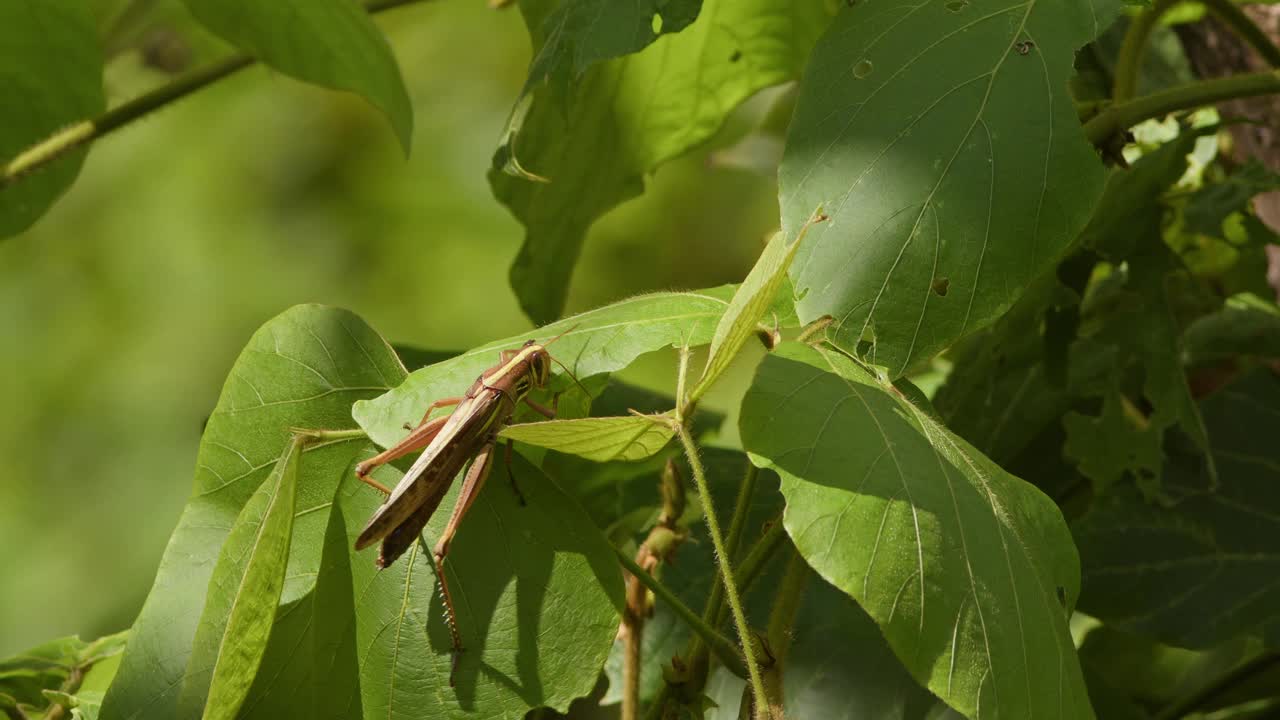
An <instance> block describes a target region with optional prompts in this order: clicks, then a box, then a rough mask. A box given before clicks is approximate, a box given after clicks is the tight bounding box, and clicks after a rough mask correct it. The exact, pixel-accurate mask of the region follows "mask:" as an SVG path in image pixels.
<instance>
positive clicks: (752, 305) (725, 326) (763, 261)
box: [689, 232, 803, 402]
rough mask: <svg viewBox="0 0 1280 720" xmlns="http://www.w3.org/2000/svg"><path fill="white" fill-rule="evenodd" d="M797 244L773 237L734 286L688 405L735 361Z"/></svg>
mask: <svg viewBox="0 0 1280 720" xmlns="http://www.w3.org/2000/svg"><path fill="white" fill-rule="evenodd" d="M802 235H803V232H802ZM801 240H803V237H801V238H797V239H796V242H793V243H791V245H790V247H788V246H787V239H786V237H785V236H784V235H783V234H782V233H777V234H776V235H774V236H773V239H772V240H770V241H769V244H768V245H766V246H765V248H764V252H763V253H761V254H760V259H759V260H756V264H755V265H754V266H752V268H751V272H749V273H747V278H746V279H745V280H743V281H742V284H741V285H739V286H738V291H737V292H735V293H734V294H733V300H730V301H729V307H728V308H727V309H726V310H725V311H724V315H723V316H721V318H720V324H719V325H717V326H716V334H715V336H714V337H712V338H711V350H710V351H708V353H707V364H706V366H705V367H704V368H703V369H702V377H701V379H699V380H698V384H697V385H695V386H694V388H693V390H692V391H691V392H690V393H689V400H690V402H694V401H697V400H698V399H699V398H701V397H702V395H703V394H704V393H706V391H707V390H708V389H709V388H710V387H711V386H712V385H713V384H714V383H715V381H716V380H717V379H719V377H720V375H721V374H723V373H724V371H725V370H726V369H727V368H728V367H729V363H731V362H733V359H734V358H735V357H737V355H738V351H739V350H741V349H742V346H743V345H745V344H746V342H747V340H749V339H750V338H751V337H752V336H754V335H755V333H756V327H757V325H759V323H760V320H761V319H762V318H763V317H764V314H765V312H766V311H768V309H769V305H770V303H772V302H773V298H774V296H775V295H777V294H778V290H779V289H780V288H782V286H783V284H784V282H785V280H786V279H787V268H789V267H791V260H792V259H793V258H794V257H795V256H796V250H797V249H798V248H799V247H800V243H801Z"/></svg>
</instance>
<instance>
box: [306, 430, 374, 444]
mask: <svg viewBox="0 0 1280 720" xmlns="http://www.w3.org/2000/svg"><path fill="white" fill-rule="evenodd" d="M290 432H292V433H293V434H294V435H297V436H298V437H301V438H305V439H306V440H309V441H316V442H331V441H334V440H364V439H365V438H368V437H369V435H368V434H367V433H365V431H363V430H361V429H360V428H355V429H352V430H312V429H309V428H290Z"/></svg>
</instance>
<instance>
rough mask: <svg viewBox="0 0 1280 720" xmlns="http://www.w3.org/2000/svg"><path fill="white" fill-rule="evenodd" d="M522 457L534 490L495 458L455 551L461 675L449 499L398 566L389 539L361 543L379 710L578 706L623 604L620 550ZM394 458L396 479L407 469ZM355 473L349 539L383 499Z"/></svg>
mask: <svg viewBox="0 0 1280 720" xmlns="http://www.w3.org/2000/svg"><path fill="white" fill-rule="evenodd" d="M499 462H501V461H499ZM510 470H511V472H512V473H513V474H514V477H515V478H516V480H517V481H518V482H519V485H520V490H521V492H522V494H523V496H524V499H525V501H526V502H525V504H524V505H521V504H520V502H519V500H518V497H517V495H516V494H515V493H514V492H513V491H512V489H511V487H510V485H509V484H508V483H507V482H506V477H505V476H506V470H505V469H504V468H502V467H498V468H495V471H494V472H493V474H492V477H491V478H490V481H489V482H488V483H487V484H486V486H485V488H484V490H483V492H481V493H480V495H479V497H478V499H477V500H476V501H475V504H474V505H473V506H472V507H471V509H470V511H469V512H468V514H467V516H466V518H465V520H464V521H463V522H462V525H461V528H460V530H459V532H458V535H457V537H456V539H455V540H454V542H453V544H452V546H451V549H450V553H449V557H448V560H447V561H446V563H445V567H446V569H445V572H446V573H448V577H449V586H450V590H451V593H452V596H453V598H454V603H455V609H456V610H457V623H458V631H459V633H460V635H461V637H462V642H463V646H464V648H465V652H463V653H462V655H461V658H460V661H459V664H458V669H457V675H456V681H457V684H456V686H455V687H450V685H449V676H450V665H451V652H450V640H449V631H448V629H447V627H446V626H445V618H444V608H443V604H442V600H441V594H440V591H439V589H438V586H437V582H436V576H435V571H434V569H433V564H432V560H431V551H430V547H431V544H432V543H431V541H432V540H434V539H435V538H438V537H439V536H440V532H441V531H442V530H443V528H444V525H445V523H446V521H447V520H448V513H446V512H443V511H442V512H438V513H436V515H435V517H433V518H432V521H431V523H430V524H429V525H428V527H427V530H426V532H425V533H424V536H425V538H427V539H429V540H428V541H427V542H420V543H419V544H418V545H417V546H415V547H413V548H411V549H410V550H409V552H408V553H406V554H405V556H404V557H403V558H401V559H400V560H399V561H397V562H396V563H395V564H393V565H392V566H391V567H389V568H387V569H386V570H382V571H379V570H378V568H377V567H375V565H374V559H375V557H376V552H375V551H372V550H371V551H367V552H361V553H354V554H352V555H351V557H350V561H349V568H350V570H349V571H350V576H351V582H352V585H351V587H352V590H353V597H355V598H356V602H355V608H354V609H355V617H354V626H352V620H351V618H349V617H348V618H346V619H345V623H346V624H345V626H344V627H347V628H349V629H350V630H351V631H352V632H354V639H353V640H352V642H353V643H354V647H357V648H359V649H360V656H359V663H360V664H359V680H360V685H359V687H360V692H361V694H362V699H361V704H362V706H363V709H364V713H365V715H366V717H380V718H382V717H394V718H424V719H425V718H495V719H497V718H510V717H522V716H523V715H524V714H525V712H527V711H528V710H529V709H531V708H535V707H540V706H549V707H553V708H557V709H560V710H564V709H566V708H567V707H568V705H569V702H570V701H572V700H573V699H574V698H576V697H580V696H582V695H586V694H588V693H589V692H590V691H591V688H592V687H593V686H594V685H595V682H596V678H597V676H598V674H599V672H600V668H601V667H603V665H604V661H605V658H606V656H607V655H608V652H609V647H610V646H611V645H612V643H613V639H614V636H615V634H616V633H617V628H618V621H619V614H620V613H621V610H622V603H623V589H622V575H621V571H620V569H619V568H618V564H617V559H616V558H615V557H614V554H613V550H612V549H611V548H610V547H609V545H608V543H607V541H606V540H605V539H604V536H603V535H602V534H601V533H600V531H599V530H598V529H596V527H595V526H594V524H592V522H591V519H590V518H589V517H588V516H587V515H586V513H585V512H584V511H583V510H582V508H581V507H580V506H579V505H578V504H577V503H576V502H575V501H574V500H573V499H572V498H570V497H569V496H567V495H565V494H564V493H563V492H562V491H561V490H560V489H559V488H558V487H557V486H556V484H555V483H553V482H552V481H551V480H550V479H549V478H547V477H546V476H545V475H543V474H542V473H541V471H539V470H538V469H537V468H535V467H533V466H532V465H530V464H529V463H528V462H526V461H525V460H523V459H522V458H520V457H519V456H517V457H516V458H515V461H514V462H513V464H512V466H511V468H510ZM383 472H384V477H383V479H384V480H385V481H389V482H394V481H395V476H396V475H397V474H398V473H397V472H396V471H394V469H391V468H387V469H385V470H384V471H383ZM456 485H461V483H457V484H456ZM349 487H350V488H351V489H350V490H349V491H345V492H343V493H342V494H341V497H340V498H339V501H338V502H339V505H340V507H341V508H342V513H343V515H344V516H345V517H346V519H347V523H348V524H347V537H348V539H349V541H350V542H348V543H347V547H351V546H352V544H353V543H354V540H355V537H356V535H357V534H358V533H359V532H360V530H361V528H362V527H363V525H364V521H365V519H366V518H367V517H368V516H369V515H370V514H371V513H372V512H373V510H374V508H375V507H376V506H377V504H378V502H379V501H380V499H379V498H377V497H376V496H374V495H372V494H371V493H369V492H368V491H367V489H364V488H362V487H360V486H359V485H358V484H356V483H352V484H350V486H349ZM456 495H457V487H456V486H455V488H454V490H453V492H452V493H451V498H453V497H456ZM451 502H452V500H451V499H447V500H446V501H445V503H444V506H445V507H448V506H449V505H450V504H451ZM331 621H333V622H339V621H340V619H339V618H331ZM331 712H332V713H333V715H334V716H338V715H340V713H338V712H337V711H336V710H333V711H331Z"/></svg>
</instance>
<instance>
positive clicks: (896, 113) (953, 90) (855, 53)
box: [778, 0, 1121, 376]
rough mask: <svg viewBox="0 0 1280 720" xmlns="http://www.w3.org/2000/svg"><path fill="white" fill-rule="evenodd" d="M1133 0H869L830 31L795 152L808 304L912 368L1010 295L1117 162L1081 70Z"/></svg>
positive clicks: (813, 315)
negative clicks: (812, 223)
mask: <svg viewBox="0 0 1280 720" xmlns="http://www.w3.org/2000/svg"><path fill="white" fill-rule="evenodd" d="M1120 4H1121V3H1120V2H1119V0H1082V1H1079V2H1053V3H1044V2H1022V1H1021V0H958V1H957V2H930V3H919V2H915V1H914V0H890V1H889V2H866V3H854V4H852V7H848V8H845V9H844V10H842V11H841V13H840V14H839V15H838V16H837V17H836V21H835V23H834V24H833V25H832V27H831V28H830V29H829V30H828V31H827V33H826V35H824V36H823V38H822V40H820V41H819V43H818V45H817V47H816V48H815V50H814V55H813V60H812V62H810V64H809V67H808V69H807V71H806V74H805V79H804V80H803V81H802V83H801V89H800V99H799V103H798V105H797V108H796V114H795V118H794V120H793V121H792V124H791V128H790V131H789V132H788V135H787V146H786V151H785V153H784V155H783V160H782V166H781V168H780V169H779V173H778V180H779V184H780V197H781V204H782V225H783V230H784V231H785V232H786V233H787V235H788V236H789V237H794V236H795V234H796V233H797V232H798V230H799V228H800V226H801V225H802V224H803V223H804V222H806V221H807V220H808V219H809V216H810V215H811V214H812V212H813V209H814V208H815V207H819V206H821V207H822V208H823V210H824V211H825V212H826V213H827V214H828V215H830V216H831V222H829V223H825V224H824V225H821V226H818V227H815V228H814V229H813V233H812V235H811V237H810V238H809V240H808V241H806V243H805V247H803V248H801V250H800V253H799V257H797V259H796V262H795V264H794V265H793V266H792V271H791V277H792V279H793V280H794V281H795V286H796V292H797V294H798V295H799V296H800V297H801V298H802V300H801V301H800V303H799V311H800V317H801V319H802V321H804V322H809V321H812V320H814V319H817V318H819V317H821V316H824V315H830V316H832V317H834V318H835V320H836V325H835V326H834V330H835V333H834V337H835V338H836V340H837V341H838V342H839V343H840V344H841V345H842V346H843V347H845V348H848V349H850V350H854V349H857V348H858V346H859V344H860V343H861V342H862V341H864V340H865V341H869V342H870V343H872V344H871V345H870V347H869V349H868V351H867V357H868V358H869V359H870V360H871V362H873V363H875V364H878V365H883V366H887V367H888V368H889V371H890V374H891V375H893V376H898V375H901V374H902V373H903V372H905V370H906V369H907V368H908V367H909V366H910V365H912V364H913V363H914V362H916V361H918V360H921V359H924V358H928V357H930V356H932V355H934V354H935V353H937V352H938V351H940V350H942V349H943V348H945V347H947V346H948V345H950V344H951V343H952V342H954V341H955V340H956V339H958V338H960V337H962V336H964V335H966V334H967V333H969V332H972V331H974V330H976V329H978V328H981V327H983V326H984V325H986V324H988V323H990V322H991V321H992V320H994V319H995V318H997V317H999V315H1000V314H1001V313H1003V312H1004V311H1005V310H1007V309H1008V308H1009V307H1010V306H1011V305H1012V304H1013V302H1014V301H1015V300H1016V299H1017V298H1018V296H1019V295H1020V294H1021V293H1022V291H1023V289H1024V288H1025V287H1026V286H1027V285H1028V284H1029V283H1030V282H1031V281H1032V280H1033V279H1035V278H1036V277H1038V276H1039V275H1041V274H1043V273H1044V272H1046V271H1047V270H1048V269H1049V268H1051V267H1052V266H1053V264H1054V263H1055V262H1056V261H1057V260H1058V259H1059V256H1060V255H1061V254H1062V252H1063V251H1064V250H1065V249H1066V248H1067V246H1068V245H1069V244H1070V243H1071V241H1072V240H1073V239H1074V238H1075V237H1076V235H1077V233H1079V231H1080V230H1081V228H1083V227H1084V225H1085V222H1086V221H1087V220H1088V218H1089V215H1090V213H1091V212H1092V210H1093V206H1094V203H1095V202H1096V201H1097V199H1098V196H1099V194H1100V193H1101V191H1102V184H1103V169H1102V163H1101V162H1100V161H1099V159H1098V156H1097V153H1096V152H1095V151H1094V149H1093V148H1092V147H1091V146H1090V145H1089V143H1088V142H1087V141H1086V139H1085V137H1084V134H1083V133H1082V132H1081V129H1080V124H1079V121H1078V120H1077V118H1076V110H1075V107H1074V105H1073V103H1072V98H1071V95H1070V94H1069V93H1068V90H1067V79H1068V77H1069V76H1070V75H1071V74H1072V61H1073V59H1074V57H1075V51H1076V50H1077V49H1078V48H1079V47H1080V46H1082V45H1084V44H1085V43H1086V42H1088V41H1090V40H1091V39H1093V38H1094V37H1096V36H1097V35H1098V34H1099V33H1100V32H1101V31H1102V30H1104V29H1105V28H1106V26H1107V25H1108V24H1109V23H1110V22H1111V20H1112V19H1113V18H1114V17H1115V15H1116V12H1117V10H1118V9H1119V6H1120Z"/></svg>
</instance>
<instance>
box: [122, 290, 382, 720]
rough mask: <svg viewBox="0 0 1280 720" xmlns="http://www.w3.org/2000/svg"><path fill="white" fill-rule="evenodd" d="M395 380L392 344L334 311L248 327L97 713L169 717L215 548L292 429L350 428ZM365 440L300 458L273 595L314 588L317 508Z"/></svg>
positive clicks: (290, 598)
mask: <svg viewBox="0 0 1280 720" xmlns="http://www.w3.org/2000/svg"><path fill="white" fill-rule="evenodd" d="M403 377H404V369H403V368H402V367H401V366H400V362H399V360H397V359H396V357H395V355H394V353H393V352H392V351H391V348H390V347H389V346H388V345H387V344H386V343H385V342H384V341H383V340H382V339H381V338H380V337H378V335H377V334H376V333H374V332H373V331H372V330H371V329H370V328H369V327H368V326H367V325H365V324H364V323H363V322H362V321H361V320H360V319H359V318H357V317H356V316H355V315H352V314H351V313H348V312H345V311H342V310H336V309H332V308H326V307H322V306H316V305H304V306H298V307H294V308H292V309H290V310H287V311H285V312H284V313H282V314H281V315H279V316H278V317H276V318H274V319H273V320H271V321H270V322H268V323H267V324H266V325H264V326H263V327H262V328H261V329H259V330H258V332H256V333H254V335H253V337H252V338H251V339H250V341H249V343H248V345H247V346H246V347H245V349H244V351H243V352H242V353H241V355H240V357H239V359H238V360H237V361H236V364H235V366H234V367H233V368H232V369H231V373H230V375H229V377H228V378H227V382H226V385H225V387H224V388H223V391H222V397H221V398H220V399H219V401H218V406H217V407H216V408H215V409H214V412H213V414H212V415H211V416H210V417H209V422H208V425H207V427H206V428H205V433H204V437H203V438H202V440H201V443H200V454H199V456H198V457H197V461H196V478H195V488H194V491H193V493H192V496H191V500H190V501H189V502H188V504H187V506H186V509H185V510H184V511H183V514H182V518H181V519H180V520H179V522H178V527H177V528H176V529H175V530H174V533H173V537H172V538H171V539H170V541H169V547H168V549H167V550H166V552H165V557H164V560H163V561H162V562H161V565H160V569H159V571H158V573H157V575H156V580H155V585H154V586H153V587H152V590H151V594H150V595H149V596H148V598H147V602H146V604H145V605H144V607H143V610H142V613H141V615H140V616H139V617H138V619H137V621H136V622H135V624H134V630H133V634H132V636H131V638H130V641H129V648H128V650H127V651H126V652H125V657H124V660H123V662H122V664H121V667H120V672H119V675H118V676H117V677H116V681H115V682H114V683H113V684H112V685H111V688H110V690H109V691H108V692H107V696H106V698H105V699H104V702H103V706H102V713H101V717H102V718H105V719H106V720H114V719H117V718H142V717H146V718H173V717H176V716H177V699H178V692H179V690H180V688H181V685H182V678H183V675H184V672H185V670H186V666H187V661H188V658H189V657H190V655H191V652H192V641H193V638H194V636H195V633H196V627H197V623H198V621H199V619H200V615H201V612H202V610H203V607H204V603H205V596H206V588H207V586H208V584H209V580H210V577H211V576H212V573H213V569H214V565H215V561H216V559H217V557H218V554H219V550H220V548H221V547H222V544H223V542H224V541H225V540H226V538H227V535H228V533H229V532H230V530H231V527H232V525H233V524H234V522H235V519H236V517H237V516H238V515H239V513H240V510H241V509H242V508H243V507H244V505H245V503H246V502H248V501H249V498H250V497H252V496H253V494H254V492H255V490H256V489H257V488H258V487H259V486H260V485H261V484H262V482H263V480H264V479H265V478H266V476H267V475H268V474H269V473H270V470H271V468H272V467H273V466H274V465H275V463H276V461H277V460H278V459H279V457H280V454H281V452H282V451H283V449H284V447H285V445H286V443H287V442H288V440H289V436H290V433H289V429H290V428H293V427H310V428H325V429H331V430H332V429H340V428H344V427H351V425H352V421H351V402H352V401H353V400H355V399H358V398H362V397H373V396H375V395H377V394H378V393H381V392H383V391H385V390H386V389H387V388H388V387H390V386H392V385H394V384H396V383H398V382H399V381H400V380H401V379H402V378H403ZM362 447H363V448H367V447H368V443H364V442H341V443H332V444H328V445H324V444H318V445H312V446H309V447H307V448H306V449H304V451H303V453H302V459H301V463H302V465H301V468H300V470H299V473H300V475H299V477H300V480H299V495H298V501H297V518H296V519H295V521H294V538H295V542H294V543H293V544H292V548H291V551H290V564H289V570H288V579H287V580H286V582H285V586H284V590H283V593H282V598H281V605H282V606H285V607H286V608H287V607H288V606H291V605H293V604H294V603H296V602H297V601H298V600H299V599H300V598H302V597H305V596H306V595H307V594H308V593H309V592H310V590H311V588H312V586H313V585H314V583H315V575H314V572H315V569H316V565H317V564H318V563H319V559H320V552H321V549H322V548H323V547H324V543H323V541H322V537H323V534H324V532H325V527H326V523H327V517H326V515H325V513H323V512H317V510H318V509H321V508H327V507H328V506H329V505H330V504H331V503H332V502H333V497H334V493H335V490H336V488H337V487H338V483H339V482H340V479H341V478H343V477H346V476H348V475H349V474H350V472H351V466H352V464H353V461H354V459H355V457H356V455H357V453H358V452H360V450H361V448H362ZM370 492H372V491H370ZM278 629H279V623H277V628H276V631H278ZM274 634H275V632H274V631H273V635H274ZM272 662H273V661H272V654H271V648H270V647H268V654H267V658H266V659H265V660H264V663H268V664H267V665H264V667H271V668H272V669H273V671H276V672H277V673H279V672H280V668H279V666H277V665H274V664H270V663H272Z"/></svg>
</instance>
